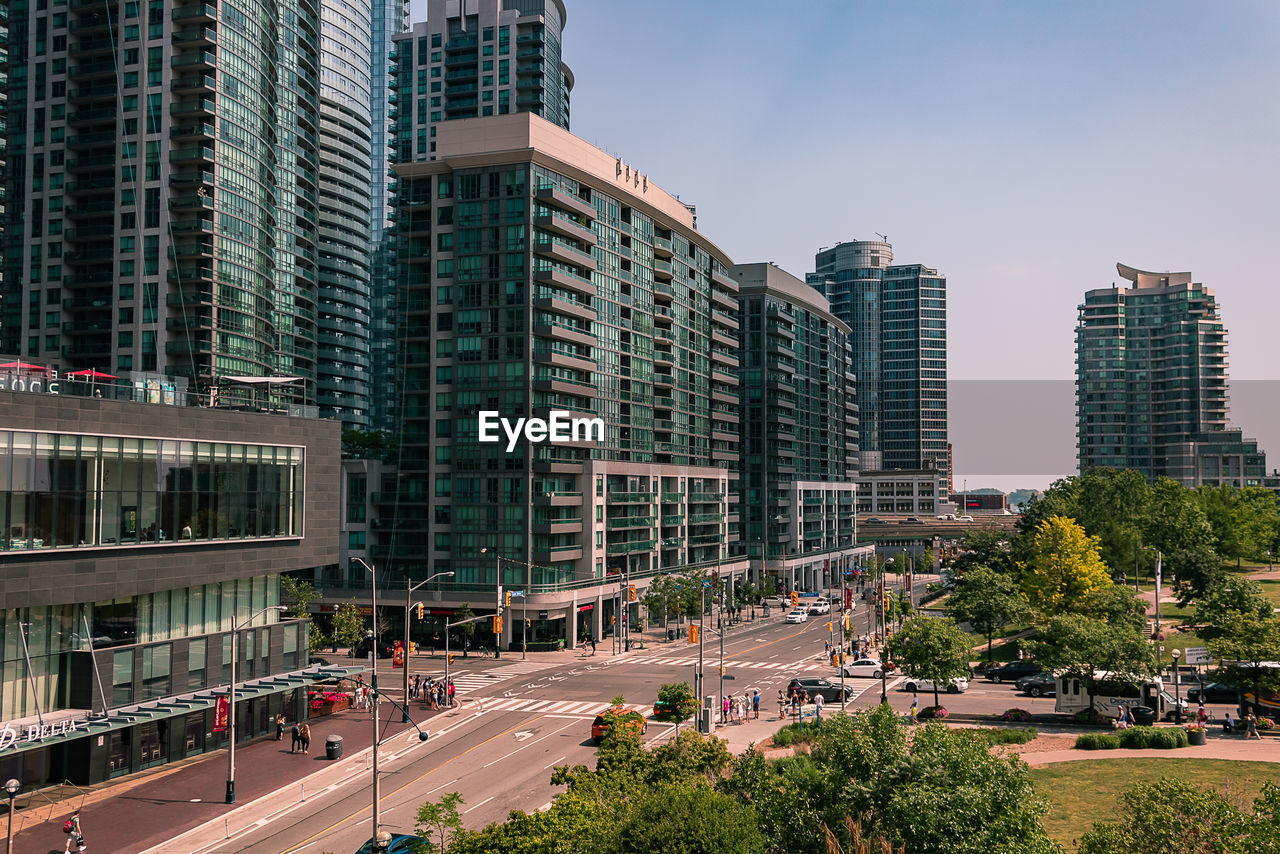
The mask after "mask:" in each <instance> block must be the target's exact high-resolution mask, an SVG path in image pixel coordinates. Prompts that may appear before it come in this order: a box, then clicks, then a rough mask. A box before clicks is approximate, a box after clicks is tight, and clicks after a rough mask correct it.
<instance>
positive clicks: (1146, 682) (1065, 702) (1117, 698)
mask: <svg viewBox="0 0 1280 854" xmlns="http://www.w3.org/2000/svg"><path fill="white" fill-rule="evenodd" d="M1108 675H1109V674H1107V673H1103V672H1099V673H1096V674H1095V678H1096V679H1097V680H1098V681H1097V687H1096V689H1095V690H1096V692H1097V693H1095V694H1094V697H1093V708H1094V709H1095V710H1096V711H1097V712H1098V713H1099V714H1102V715H1106V716H1107V717H1109V718H1114V717H1116V715H1117V714H1119V712H1120V707H1121V706H1126V707H1132V706H1146V707H1147V708H1149V709H1153V710H1154V711H1155V713H1156V717H1157V718H1162V719H1164V720H1167V721H1171V720H1174V719H1175V718H1176V715H1177V707H1178V706H1179V705H1181V706H1182V716H1183V718H1184V719H1186V716H1187V701H1186V700H1174V698H1173V695H1172V694H1170V693H1169V692H1168V691H1166V690H1165V687H1164V683H1163V682H1161V681H1160V678H1159V677H1158V676H1157V677H1152V678H1149V679H1143V680H1140V681H1136V682H1135V681H1131V680H1125V679H1110V678H1108ZM1054 687H1055V688H1056V690H1057V700H1056V702H1055V703H1054V707H1053V710H1054V711H1055V712H1059V713H1062V714H1069V715H1074V714H1075V713H1076V712H1081V711H1084V710H1085V709H1087V708H1089V689H1088V686H1087V685H1085V684H1084V683H1083V682H1081V681H1080V680H1079V679H1076V678H1074V677H1072V676H1069V675H1066V674H1054Z"/></svg>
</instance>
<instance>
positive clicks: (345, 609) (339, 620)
mask: <svg viewBox="0 0 1280 854" xmlns="http://www.w3.org/2000/svg"><path fill="white" fill-rule="evenodd" d="M362 640H364V617H361V616H360V608H359V607H357V605H356V602H355V600H354V599H352V600H351V601H350V602H343V603H342V604H341V605H339V606H338V610H337V612H336V613H335V614H334V615H333V642H334V643H335V644H337V645H338V646H345V647H349V648H350V649H351V653H352V655H354V654H355V648H356V646H357V645H358V644H359V643H360V641H362Z"/></svg>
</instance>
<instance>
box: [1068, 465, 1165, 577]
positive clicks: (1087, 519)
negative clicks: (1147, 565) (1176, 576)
mask: <svg viewBox="0 0 1280 854" xmlns="http://www.w3.org/2000/svg"><path fill="white" fill-rule="evenodd" d="M1076 488H1077V493H1076V504H1077V506H1076V513H1077V515H1076V517H1075V518H1076V521H1077V522H1079V523H1080V525H1081V526H1083V527H1084V529H1085V530H1086V531H1088V532H1089V534H1090V535H1091V536H1095V537H1097V538H1098V551H1099V554H1100V555H1101V556H1102V560H1103V563H1105V564H1107V566H1110V567H1120V566H1127V565H1128V563H1129V561H1130V560H1132V558H1133V554H1134V549H1135V548H1136V547H1137V546H1138V544H1139V543H1140V542H1141V539H1142V529H1143V524H1144V522H1145V519H1146V516H1147V513H1148V508H1149V506H1150V504H1151V500H1152V496H1151V486H1150V484H1148V483H1147V478H1146V477H1145V476H1144V475H1143V474H1142V473H1141V472H1139V471H1135V470H1133V469H1110V468H1100V469H1092V470H1090V471H1088V472H1086V473H1085V474H1083V475H1081V476H1080V477H1079V478H1078V479H1077V483H1076Z"/></svg>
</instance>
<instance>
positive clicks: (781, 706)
mask: <svg viewBox="0 0 1280 854" xmlns="http://www.w3.org/2000/svg"><path fill="white" fill-rule="evenodd" d="M786 707H787V698H786V697H784V696H783V695H782V689H781V688H779V689H778V720H782V716H783V714H784V712H785V710H786Z"/></svg>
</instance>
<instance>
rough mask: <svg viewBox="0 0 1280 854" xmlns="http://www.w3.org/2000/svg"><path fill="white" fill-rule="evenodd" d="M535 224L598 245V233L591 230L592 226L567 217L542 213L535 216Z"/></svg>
mask: <svg viewBox="0 0 1280 854" xmlns="http://www.w3.org/2000/svg"><path fill="white" fill-rule="evenodd" d="M533 224H534V225H535V226H537V227H538V228H543V229H546V230H547V231H554V232H556V233H557V234H562V235H564V236H565V237H570V238H572V239H574V240H581V241H582V242H583V243H587V244H589V245H591V246H595V245H596V233H595V232H594V231H592V230H591V226H589V225H582V224H581V223H579V222H577V221H575V220H571V219H568V218H567V217H563V216H552V215H549V214H542V215H541V216H536V217H534V219H533Z"/></svg>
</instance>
